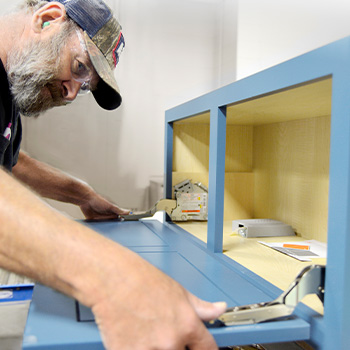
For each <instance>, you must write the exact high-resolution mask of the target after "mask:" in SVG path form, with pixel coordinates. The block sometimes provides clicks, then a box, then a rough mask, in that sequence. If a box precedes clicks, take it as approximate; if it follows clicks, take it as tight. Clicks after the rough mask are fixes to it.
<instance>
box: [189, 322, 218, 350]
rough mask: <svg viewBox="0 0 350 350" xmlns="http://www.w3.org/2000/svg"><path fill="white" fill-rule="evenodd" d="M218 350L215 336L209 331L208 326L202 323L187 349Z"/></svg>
mask: <svg viewBox="0 0 350 350" xmlns="http://www.w3.org/2000/svg"><path fill="white" fill-rule="evenodd" d="M187 349H188V350H217V349H218V347H217V345H216V343H215V340H214V338H213V336H212V335H211V334H210V333H209V332H208V330H207V328H206V327H205V326H204V324H203V323H201V324H200V325H199V326H198V328H197V332H196V337H194V339H193V341H192V342H189V343H188V344H187V346H186V350H187Z"/></svg>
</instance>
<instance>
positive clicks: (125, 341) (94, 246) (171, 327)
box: [0, 169, 225, 350]
mask: <svg viewBox="0 0 350 350" xmlns="http://www.w3.org/2000/svg"><path fill="white" fill-rule="evenodd" d="M0 222H1V225H0V266H1V267H3V268H6V269H9V270H12V271H14V272H16V273H19V274H24V275H27V276H29V277H31V278H33V279H35V280H37V281H39V282H41V283H43V284H46V285H48V286H50V287H52V288H55V289H57V290H59V291H61V292H63V293H65V294H68V295H70V296H72V297H73V298H76V299H77V300H79V301H80V302H81V303H83V304H85V305H86V306H88V307H91V308H92V310H93V312H94V314H95V318H96V322H97V325H98V326H99V329H100V331H101V336H102V339H103V342H104V344H105V347H106V349H108V350H120V349H123V350H125V349H144V350H150V349H181V350H184V349H185V347H187V348H188V349H191V350H213V349H217V346H216V345H215V342H214V340H213V338H212V337H211V335H210V334H209V332H208V331H207V330H206V328H205V327H204V325H203V323H202V322H201V320H210V319H213V318H216V317H218V316H219V315H220V314H221V313H222V312H223V311H224V309H225V305H224V304H222V303H220V304H211V303H206V302H204V301H201V300H199V299H197V298H196V297H194V296H193V295H192V294H190V293H189V292H187V291H186V290H184V289H183V288H182V287H181V286H180V285H179V284H178V283H176V282H175V281H174V280H172V279H171V278H169V277H168V276H166V275H165V274H163V273H162V272H161V271H159V270H158V269H156V268H155V267H153V266H152V265H150V264H149V263H147V262H146V261H144V260H143V259H141V258H140V257H139V256H138V255H137V254H135V253H133V252H132V251H130V250H128V249H126V248H124V247H122V246H120V245H119V244H117V243H115V242H113V241H111V240H108V239H106V238H104V237H103V236H101V235H99V234H97V233H95V232H94V231H92V230H90V229H89V228H87V227H85V226H84V225H81V224H79V223H78V222H75V221H72V220H69V219H67V218H66V217H64V216H62V215H61V214H59V213H58V212H56V211H54V210H52V209H50V208H49V206H47V205H46V204H44V203H43V202H42V201H41V200H40V199H39V198H38V197H36V196H35V195H34V194H33V193H31V192H30V191H29V190H28V189H27V188H25V187H24V186H22V185H20V184H19V183H18V182H17V181H16V180H15V179H14V178H13V177H12V176H11V175H9V174H7V173H5V172H4V171H2V170H1V169H0Z"/></svg>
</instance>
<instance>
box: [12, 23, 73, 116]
mask: <svg viewBox="0 0 350 350" xmlns="http://www.w3.org/2000/svg"><path fill="white" fill-rule="evenodd" d="M63 26H66V27H69V25H68V23H67V22H65V23H64V24H63ZM67 29H68V28H62V30H61V31H60V33H59V34H57V35H55V36H54V37H53V38H52V39H51V40H46V41H34V40H32V41H31V42H29V43H28V44H26V45H25V47H23V48H22V49H19V48H15V49H13V50H12V51H11V52H10V53H9V55H8V59H7V73H8V77H9V81H10V88H11V92H12V95H13V98H14V101H15V104H16V106H17V107H18V108H19V111H20V113H21V114H22V115H24V116H27V117H36V116H38V115H39V114H40V113H42V112H45V111H47V110H48V109H50V108H53V107H55V106H62V105H65V104H66V101H65V100H64V98H63V96H62V91H61V85H60V83H59V82H58V81H57V74H58V71H59V65H60V52H61V49H62V48H63V47H64V46H65V44H66V43H67V41H68V39H69V37H70V34H71V28H69V29H68V30H67ZM44 87H46V88H48V89H49V91H50V93H49V91H48V90H47V89H46V91H45V93H43V91H44V90H43V89H44Z"/></svg>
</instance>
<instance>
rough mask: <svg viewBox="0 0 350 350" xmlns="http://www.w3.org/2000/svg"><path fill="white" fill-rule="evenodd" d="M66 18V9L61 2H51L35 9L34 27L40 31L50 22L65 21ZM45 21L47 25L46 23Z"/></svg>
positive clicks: (36, 30)
mask: <svg viewBox="0 0 350 350" xmlns="http://www.w3.org/2000/svg"><path fill="white" fill-rule="evenodd" d="M65 19H66V9H65V7H64V5H62V4H61V3H59V2H49V3H48V4H46V5H44V6H43V7H41V8H40V9H39V10H37V11H35V12H34V13H33V16H32V29H33V30H34V32H36V33H40V32H41V31H42V30H43V29H44V28H45V27H46V26H48V24H47V23H49V24H55V23H60V22H63V21H64V20H65ZM44 23H45V25H44Z"/></svg>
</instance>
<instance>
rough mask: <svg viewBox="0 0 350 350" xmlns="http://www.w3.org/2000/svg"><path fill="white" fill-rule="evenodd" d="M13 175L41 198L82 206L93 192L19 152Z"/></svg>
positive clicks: (84, 185) (86, 186) (72, 178)
mask: <svg viewBox="0 0 350 350" xmlns="http://www.w3.org/2000/svg"><path fill="white" fill-rule="evenodd" d="M12 172H13V175H14V176H15V177H16V178H17V179H18V180H20V181H21V182H23V183H24V184H26V185H27V186H29V187H30V188H31V189H33V190H34V191H35V192H37V193H38V194H40V195H41V196H42V197H45V198H50V199H55V200H58V201H61V202H66V203H71V204H76V205H82V204H83V203H84V202H86V201H87V200H88V199H89V196H91V195H92V194H93V193H94V191H93V190H92V188H91V187H90V186H89V185H87V184H86V183H84V182H82V181H80V180H78V179H76V178H74V177H72V176H69V175H67V174H65V173H63V172H61V171H59V170H57V169H55V168H53V167H51V166H49V165H47V164H45V163H42V162H40V161H37V160H35V159H33V158H31V157H30V156H28V155H26V154H25V153H23V152H20V155H19V158H18V163H17V164H16V166H15V167H14V168H13V171H12Z"/></svg>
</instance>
